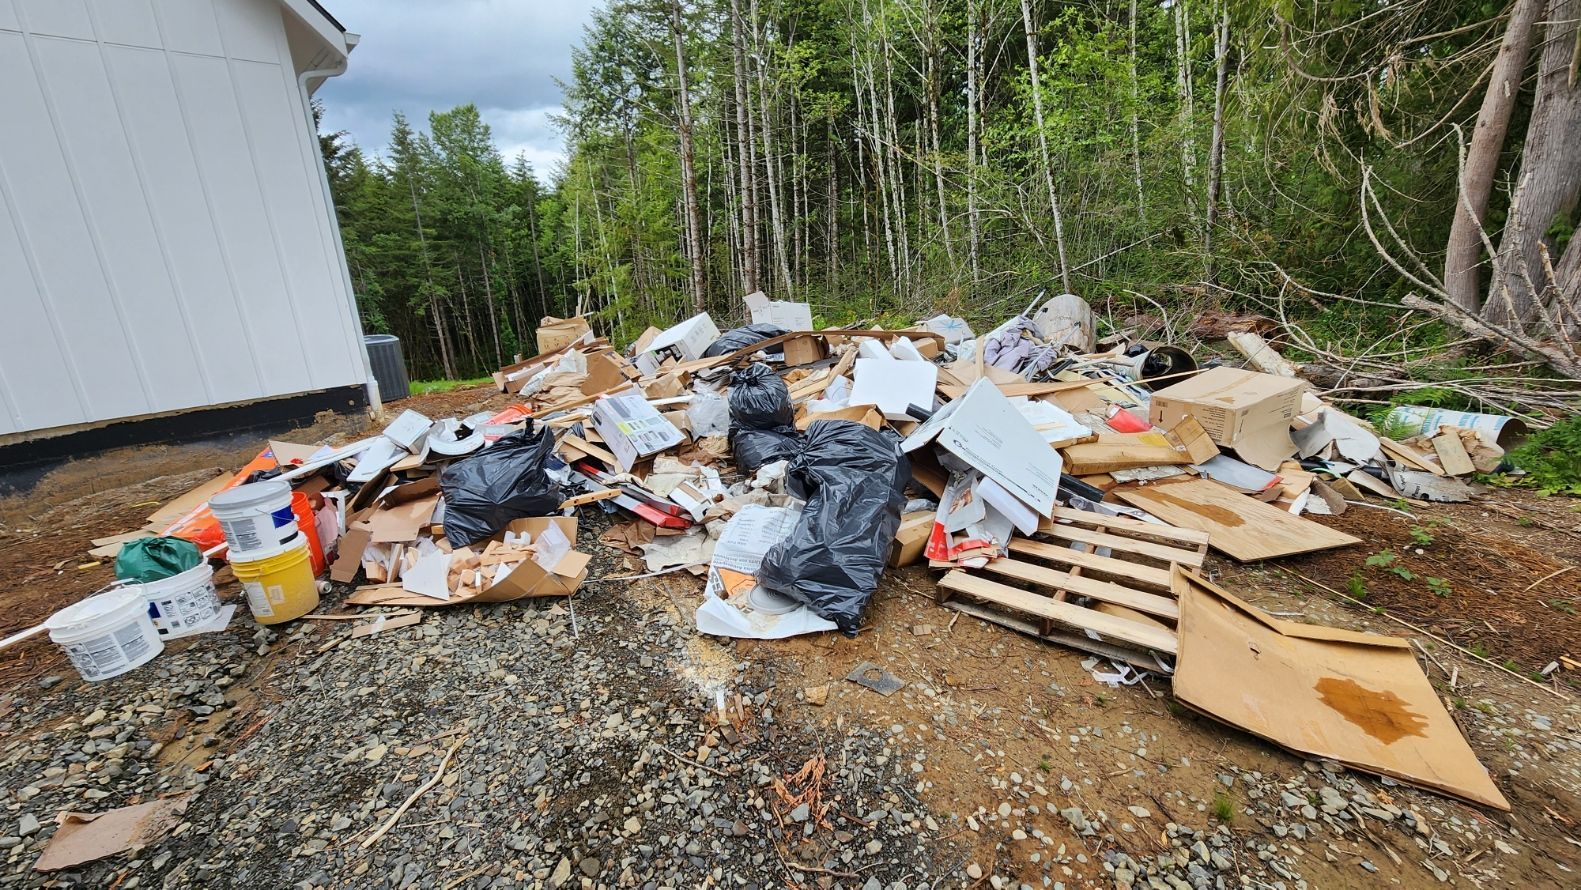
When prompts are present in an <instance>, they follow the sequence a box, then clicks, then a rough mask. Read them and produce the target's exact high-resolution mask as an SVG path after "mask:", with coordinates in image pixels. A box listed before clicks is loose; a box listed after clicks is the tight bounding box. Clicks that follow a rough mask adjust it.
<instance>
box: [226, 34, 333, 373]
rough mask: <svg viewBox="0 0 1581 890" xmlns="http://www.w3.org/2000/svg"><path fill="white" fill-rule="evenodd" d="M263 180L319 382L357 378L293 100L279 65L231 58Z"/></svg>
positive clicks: (305, 346)
mask: <svg viewBox="0 0 1581 890" xmlns="http://www.w3.org/2000/svg"><path fill="white" fill-rule="evenodd" d="M232 71H233V73H234V74H235V76H236V84H237V93H238V95H239V96H240V97H241V100H240V105H241V108H242V113H243V116H244V118H245V120H246V123H247V132H248V134H249V136H250V138H249V139H248V145H249V146H250V147H251V148H252V152H253V163H254V165H255V167H256V169H257V171H258V182H259V186H260V188H261V190H262V192H263V195H264V201H265V203H266V205H267V206H268V208H269V216H270V220H271V222H272V223H273V227H274V231H275V236H276V250H277V253H276V261H277V262H278V263H279V264H280V268H281V271H282V273H283V275H284V276H285V279H286V281H287V282H288V284H289V295H290V299H291V303H292V305H293V312H294V314H295V316H296V323H297V324H296V327H297V331H298V332H299V335H300V336H301V339H302V345H303V349H304V352H305V353H306V355H305V357H304V358H305V361H306V363H307V367H308V369H309V372H310V373H311V375H312V379H313V385H314V386H333V385H337V384H333V383H330V381H343V380H350V379H353V378H354V377H355V376H357V374H356V370H355V369H354V368H353V367H352V366H351V364H350V363H349V361H348V358H349V356H348V355H347V353H346V345H345V337H344V331H345V329H344V326H343V324H342V322H341V312H340V311H339V308H338V305H339V303H340V296H339V292H340V287H339V286H338V284H339V276H340V272H339V270H338V269H336V268H334V267H332V266H331V265H330V264H329V263H328V262H327V261H326V258H325V256H324V239H323V233H322V232H321V231H320V229H319V225H318V222H317V220H316V219H315V216H316V214H315V213H314V205H313V203H312V202H311V200H309V199H310V197H311V195H312V192H311V191H309V189H313V188H317V183H316V181H315V180H314V179H311V178H309V177H310V174H312V171H309V170H307V169H304V164H303V158H302V153H301V151H300V150H299V149H298V147H297V145H296V139H295V134H296V133H297V132H299V130H298V129H297V128H295V127H293V123H294V121H293V120H292V113H291V107H290V104H289V103H288V102H287V101H286V96H285V94H283V93H282V92H281V89H280V81H281V71H280V68H279V67H278V66H274V65H258V64H254V63H250V62H234V63H232Z"/></svg>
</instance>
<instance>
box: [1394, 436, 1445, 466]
mask: <svg viewBox="0 0 1581 890" xmlns="http://www.w3.org/2000/svg"><path fill="white" fill-rule="evenodd" d="M1378 444H1379V445H1380V446H1382V447H1383V450H1384V451H1387V452H1389V453H1390V454H1392V455H1394V457H1395V458H1396V459H1398V460H1399V461H1401V462H1402V463H1407V464H1410V465H1411V466H1413V467H1415V468H1416V469H1418V470H1422V471H1424V472H1427V473H1432V474H1433V475H1434V476H1446V475H1448V474H1447V473H1445V472H1444V468H1443V467H1440V466H1439V465H1438V464H1435V463H1433V462H1432V461H1430V460H1427V459H1426V458H1425V457H1424V456H1423V455H1422V454H1420V453H1419V452H1418V451H1417V450H1416V449H1414V448H1411V447H1410V446H1408V445H1401V444H1400V443H1399V442H1396V441H1394V440H1393V439H1390V438H1387V437H1384V436H1379V437H1378Z"/></svg>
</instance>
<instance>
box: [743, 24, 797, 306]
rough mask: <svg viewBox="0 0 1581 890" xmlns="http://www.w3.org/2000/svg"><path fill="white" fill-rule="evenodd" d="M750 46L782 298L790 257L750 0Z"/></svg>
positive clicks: (762, 53)
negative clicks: (755, 60) (754, 55)
mask: <svg viewBox="0 0 1581 890" xmlns="http://www.w3.org/2000/svg"><path fill="white" fill-rule="evenodd" d="M750 11H751V14H752V22H751V25H752V43H753V45H754V46H756V47H757V49H758V53H757V55H758V64H757V66H756V68H757V85H758V117H759V119H760V120H761V122H762V136H763V172H764V173H765V174H766V175H767V176H768V185H769V227H770V229H771V232H770V233H769V234H770V240H771V241H772V242H773V246H774V258H775V260H776V261H777V262H778V264H779V277H780V288H781V289H783V290H784V291H785V294H786V296H789V295H790V294H791V274H790V257H789V255H788V254H787V253H786V247H785V222H784V219H783V217H782V216H781V215H780V194H781V193H782V192H783V191H784V189H782V188H781V187H780V181H779V178H778V176H777V175H776V174H777V173H778V172H779V170H780V167H779V158H778V156H777V155H775V154H774V134H773V131H772V129H771V127H770V125H769V89H768V75H767V74H766V73H765V70H766V69H767V68H768V53H767V51H766V50H765V48H764V47H763V43H762V40H763V36H762V34H760V33H759V32H758V27H759V21H760V19H759V18H758V0H752V5H751V9H750Z"/></svg>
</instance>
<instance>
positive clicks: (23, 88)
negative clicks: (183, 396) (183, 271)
mask: <svg viewBox="0 0 1581 890" xmlns="http://www.w3.org/2000/svg"><path fill="white" fill-rule="evenodd" d="M42 39H47V38H34V42H37V41H38V40H42ZM5 44H10V46H9V47H7V48H6V49H5V51H0V83H3V84H5V85H6V88H5V89H0V120H3V121H5V122H6V124H7V125H6V126H3V127H0V169H3V170H4V175H5V177H6V182H7V186H8V190H9V199H10V201H11V203H12V206H13V213H14V215H15V217H16V220H17V224H18V229H19V230H20V232H19V234H20V235H21V239H22V244H23V249H24V250H26V251H27V252H28V253H29V255H30V256H31V257H32V259H33V263H34V268H35V270H36V272H35V278H36V281H37V282H38V284H39V286H40V287H41V289H42V291H43V295H44V300H45V306H46V308H47V310H48V311H49V313H50V315H51V317H52V318H53V320H54V323H55V325H56V331H57V336H58V337H59V338H60V340H61V341H62V342H61V344H60V345H61V347H62V348H63V349H65V350H66V351H67V355H68V356H69V357H70V358H69V361H70V362H71V365H72V371H73V373H72V377H71V379H72V382H73V383H74V384H75V386H76V387H77V392H78V397H79V398H80V399H81V401H82V402H83V407H84V409H85V411H86V412H87V417H82V418H78V419H79V420H86V419H90V418H94V419H96V418H103V417H125V416H128V415H132V414H142V413H146V412H148V411H150V410H151V408H150V405H149V401H148V398H147V395H146V392H145V390H144V388H143V386H142V381H141V380H140V379H139V377H138V375H137V368H136V365H135V364H134V362H133V358H132V354H131V351H130V350H129V349H128V348H127V343H126V338H125V336H124V335H123V333H122V330H121V329H122V325H123V319H122V318H121V317H120V313H119V310H118V307H117V306H116V305H115V301H114V299H113V298H112V297H111V294H110V291H109V287H108V285H107V283H106V281H105V277H104V271H103V267H102V265H101V258H100V257H99V256H97V255H96V252H95V246H94V244H93V239H92V237H91V236H90V233H89V232H88V227H87V223H86V221H85V220H84V218H83V210H82V205H81V202H80V201H81V199H80V196H79V195H78V191H77V186H76V183H75V182H74V181H73V179H72V175H71V171H70V170H69V168H68V167H67V165H66V162H65V150H64V147H63V146H62V145H61V143H60V136H59V132H58V131H57V129H56V124H55V121H54V119H53V116H52V114H51V112H50V109H49V108H48V105H47V102H46V98H45V97H46V93H45V91H44V87H43V85H42V84H41V83H40V82H39V79H38V77H37V74H36V72H35V70H34V68H33V60H32V57H31V51H30V49H29V48H28V45H27V44H28V41H27V40H26V39H24V38H21V37H4V38H0V46H4V45H5ZM29 383H31V384H32V385H35V386H37V385H42V384H43V381H37V380H34V381H27V382H25V383H24V384H23V385H27V384H29ZM38 426H39V425H38V424H32V423H30V424H29V427H30V428H37V427H38Z"/></svg>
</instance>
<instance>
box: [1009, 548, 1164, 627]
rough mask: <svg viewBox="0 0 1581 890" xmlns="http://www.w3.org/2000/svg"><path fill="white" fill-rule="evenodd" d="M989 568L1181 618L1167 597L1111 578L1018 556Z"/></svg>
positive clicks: (1043, 583)
mask: <svg viewBox="0 0 1581 890" xmlns="http://www.w3.org/2000/svg"><path fill="white" fill-rule="evenodd" d="M987 569H988V571H990V572H993V573H995V574H997V575H1003V576H1005V577H1007V578H1015V579H1016V580H1018V581H1027V582H1030V583H1033V584H1039V585H1042V586H1043V587H1047V588H1050V589H1053V590H1068V591H1070V592H1071V593H1074V594H1078V595H1080V596H1087V597H1092V598H1093V599H1096V600H1103V601H1104V602H1106V603H1114V604H1115V605H1117V606H1125V607H1127V608H1130V609H1135V610H1136V611H1138V612H1145V613H1146V614H1148V615H1156V616H1158V617H1159V618H1167V619H1169V620H1170V621H1178V620H1179V619H1180V606H1179V605H1178V604H1176V602H1175V601H1174V600H1173V599H1171V598H1169V597H1167V596H1159V595H1158V594H1155V593H1142V592H1140V591H1136V590H1131V589H1129V588H1126V587H1121V586H1120V585H1118V584H1115V583H1112V582H1109V581H1100V580H1098V579H1096V578H1086V577H1083V576H1081V575H1073V574H1071V573H1069V572H1062V571H1060V570H1059V569H1051V568H1049V567H1047V566H1040V565H1034V564H1033V563H1029V562H1020V561H1018V560H1014V559H996V560H993V561H991V562H989V563H988V566H987Z"/></svg>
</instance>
